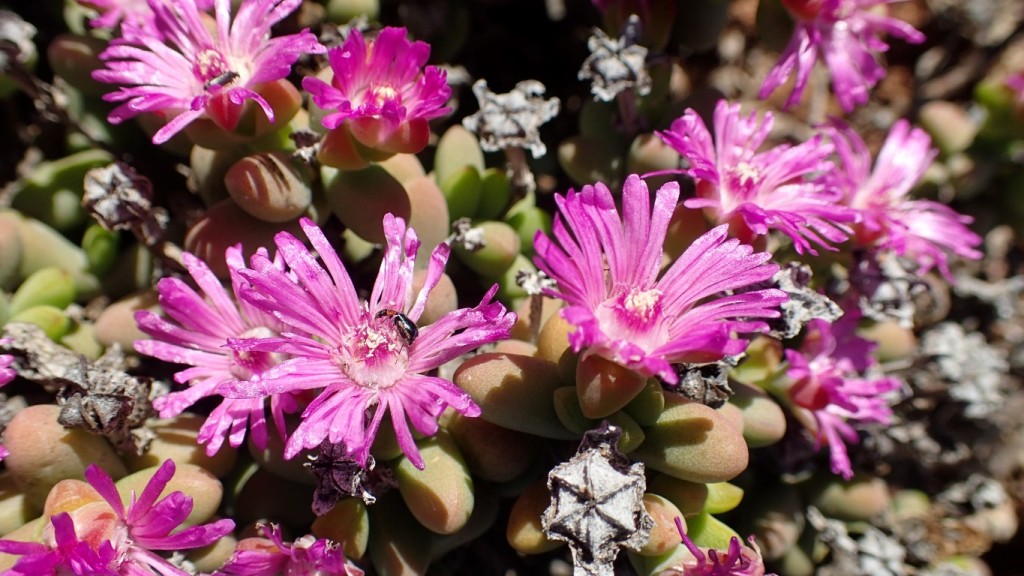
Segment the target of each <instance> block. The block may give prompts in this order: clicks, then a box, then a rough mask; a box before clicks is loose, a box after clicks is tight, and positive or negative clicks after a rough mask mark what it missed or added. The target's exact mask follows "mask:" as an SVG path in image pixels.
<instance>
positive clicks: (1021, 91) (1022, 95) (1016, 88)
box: [1006, 72, 1024, 106]
mask: <svg viewBox="0 0 1024 576" xmlns="http://www.w3.org/2000/svg"><path fill="white" fill-rule="evenodd" d="M1006 86H1007V87H1008V88H1009V89H1010V90H1013V92H1014V102H1016V103H1017V105H1018V106H1024V72H1022V73H1019V74H1014V75H1013V76H1010V77H1009V78H1007V79H1006Z"/></svg>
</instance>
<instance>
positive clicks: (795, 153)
mask: <svg viewBox="0 0 1024 576" xmlns="http://www.w3.org/2000/svg"><path fill="white" fill-rule="evenodd" d="M714 119H715V138H714V141H712V139H711V133H710V132H709V131H708V128H707V126H706V125H705V124H704V121H703V120H702V119H701V117H700V116H699V115H698V114H697V113H696V112H694V111H693V110H692V109H691V110H687V111H686V113H685V114H683V116H682V117H681V118H679V119H678V120H676V121H675V122H673V123H672V129H671V130H668V131H665V132H659V133H658V135H659V136H661V139H662V140H664V141H665V142H666V143H667V144H668V145H669V146H671V147H672V148H674V149H675V150H676V151H678V152H679V153H680V154H681V155H682V156H683V157H684V158H686V159H687V160H688V161H689V163H690V168H689V169H688V170H686V171H685V172H686V173H687V174H689V175H690V176H692V177H693V178H694V179H695V180H696V181H697V198H690V199H688V200H686V202H684V204H685V206H686V207H687V208H703V209H704V210H705V212H706V213H708V214H709V215H710V216H711V218H712V219H713V220H714V221H717V222H718V223H719V224H729V225H730V228H731V232H732V233H733V234H734V235H736V236H737V237H738V238H739V239H740V240H742V241H744V242H750V241H752V240H753V237H754V236H756V235H763V234H767V233H768V231H769V230H770V229H775V230H779V231H780V232H782V233H783V234H786V235H787V236H789V237H790V238H792V239H793V246H794V248H795V249H796V251H797V252H799V253H801V254H802V253H803V252H804V251H805V250H806V251H808V252H810V253H811V254H817V252H815V250H814V249H813V248H812V247H811V242H814V243H815V244H818V245H820V246H822V247H824V248H828V249H833V248H832V246H831V244H830V242H831V243H835V242H842V241H843V240H845V239H846V237H847V236H846V233H845V232H846V231H847V228H846V227H845V225H844V224H843V223H845V222H852V221H854V220H855V219H856V214H855V213H854V212H852V211H851V210H849V209H847V208H844V207H843V206H840V205H839V204H837V203H836V202H837V201H838V200H839V198H840V197H839V195H838V194H837V193H835V192H834V191H832V190H830V189H827V188H826V187H825V186H824V184H823V183H822V181H821V179H820V178H817V177H818V176H820V175H821V174H822V173H824V172H826V171H828V170H830V169H831V168H832V163H831V162H829V161H828V157H829V154H831V153H832V145H831V144H829V143H828V142H826V141H825V140H824V138H823V137H821V136H817V137H815V138H814V139H812V140H810V141H808V142H804V143H803V144H799V145H796V146H789V145H780V146H776V147H774V148H772V149H771V150H767V151H765V152H758V149H759V148H760V147H761V145H762V144H764V141H765V139H766V138H767V137H768V133H769V132H770V131H771V128H772V124H773V122H774V118H773V116H772V114H771V113H770V112H769V113H766V114H765V115H764V119H763V120H762V121H761V122H758V120H757V114H756V113H752V114H751V115H750V116H748V117H746V118H744V117H742V116H741V115H740V105H739V104H735V105H730V104H729V103H728V101H726V100H720V101H719V102H718V105H717V106H716V107H715V117H714Z"/></svg>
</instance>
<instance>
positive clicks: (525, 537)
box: [505, 477, 564, 554]
mask: <svg viewBox="0 0 1024 576" xmlns="http://www.w3.org/2000/svg"><path fill="white" fill-rule="evenodd" d="M550 504H551V494H550V493H549V492H548V487H547V478H546V477H542V478H538V479H537V481H536V482H534V483H533V484H531V485H530V487H529V488H527V489H526V490H525V491H524V492H523V493H522V494H520V495H519V498H518V499H517V500H516V502H515V504H513V505H512V510H511V512H509V515H508V527H507V528H506V529H505V537H506V538H507V539H508V543H509V544H510V545H511V546H512V548H514V549H515V550H516V552H519V553H520V554H541V553H543V552H548V551H550V550H554V549H555V548H558V547H559V546H562V545H563V544H564V542H562V541H560V540H551V539H550V538H548V537H547V535H546V534H545V533H544V528H543V526H541V521H540V518H541V516H543V514H544V510H546V509H547V507H548V505H550Z"/></svg>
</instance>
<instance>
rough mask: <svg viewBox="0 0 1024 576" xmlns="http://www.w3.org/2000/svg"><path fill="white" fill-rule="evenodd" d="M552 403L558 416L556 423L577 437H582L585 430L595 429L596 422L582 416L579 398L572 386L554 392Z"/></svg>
mask: <svg viewBox="0 0 1024 576" xmlns="http://www.w3.org/2000/svg"><path fill="white" fill-rule="evenodd" d="M554 402H555V414H557V415H558V421H559V422H561V423H562V426H565V429H566V430H569V431H570V432H572V433H573V434H575V435H577V436H582V435H583V433H584V432H586V431H587V430H590V429H592V428H595V427H597V425H598V422H597V420H594V419H593V418H587V416H586V415H585V414H583V409H582V408H580V397H579V395H577V394H576V388H575V387H574V386H564V387H562V388H559V389H558V390H555V395H554Z"/></svg>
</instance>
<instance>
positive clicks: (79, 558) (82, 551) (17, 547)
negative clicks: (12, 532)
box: [0, 512, 119, 576]
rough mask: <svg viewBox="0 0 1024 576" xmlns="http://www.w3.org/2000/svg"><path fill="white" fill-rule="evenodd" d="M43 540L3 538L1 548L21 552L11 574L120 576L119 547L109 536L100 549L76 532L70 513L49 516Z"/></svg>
mask: <svg viewBox="0 0 1024 576" xmlns="http://www.w3.org/2000/svg"><path fill="white" fill-rule="evenodd" d="M42 539H43V542H45V543H40V542H19V541H15V540H0V552H2V553H4V554H13V555H16V556H21V558H19V559H18V561H17V562H16V563H15V564H14V566H12V567H11V568H10V569H8V570H6V571H4V574H5V575H9V576H70V575H71V574H74V575H75V576H117V575H118V574H119V572H118V571H117V568H116V565H115V564H116V563H115V559H116V556H117V554H116V551H115V550H114V547H113V546H112V545H111V544H110V541H109V540H103V541H102V542H101V543H100V544H99V545H98V546H97V548H98V549H95V550H94V549H93V547H92V546H90V545H89V542H87V541H82V540H80V539H79V538H78V535H77V534H75V523H74V521H73V520H72V519H71V515H70V514H68V513H67V512H61V513H60V514H55V515H54V516H51V517H50V524H49V525H48V526H47V527H46V528H45V529H44V530H43V535H42Z"/></svg>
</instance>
